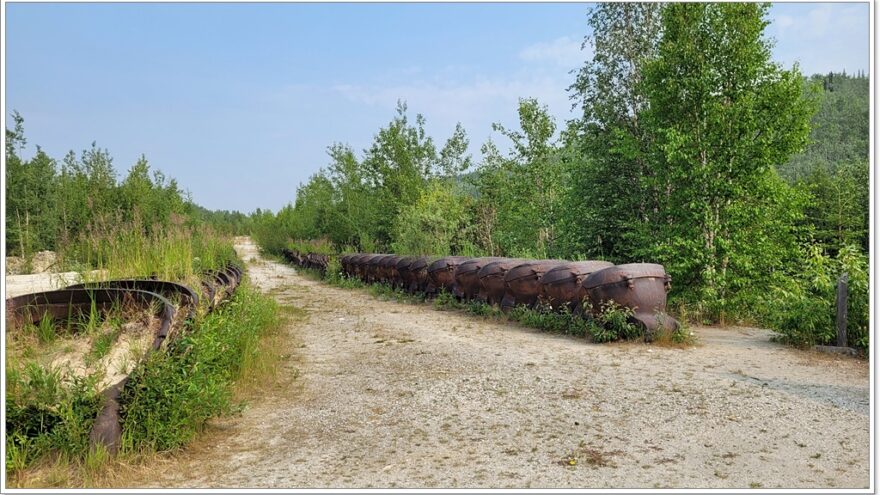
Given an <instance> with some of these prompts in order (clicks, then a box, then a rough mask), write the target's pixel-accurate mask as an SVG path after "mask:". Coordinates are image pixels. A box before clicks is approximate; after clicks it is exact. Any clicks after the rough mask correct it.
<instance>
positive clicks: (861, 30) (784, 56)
mask: <svg viewBox="0 0 880 495" xmlns="http://www.w3.org/2000/svg"><path fill="white" fill-rule="evenodd" d="M869 12H870V10H869V6H868V5H867V4H833V3H824V4H773V7H771V11H770V21H771V24H770V26H769V28H768V29H767V34H768V35H769V36H770V37H772V38H775V40H776V43H775V46H774V48H773V55H774V58H775V59H776V60H777V61H779V62H781V63H782V64H783V65H784V66H791V65H793V64H794V63H798V64H799V65H800V68H801V72H803V73H804V74H807V75H810V74H822V73H826V72H829V71H841V70H846V71H847V72H855V71H857V70H868V68H869V55H868V53H869V36H870V35H869V29H870V28H869V26H870V23H869Z"/></svg>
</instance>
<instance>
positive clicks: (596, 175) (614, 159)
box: [560, 2, 665, 261]
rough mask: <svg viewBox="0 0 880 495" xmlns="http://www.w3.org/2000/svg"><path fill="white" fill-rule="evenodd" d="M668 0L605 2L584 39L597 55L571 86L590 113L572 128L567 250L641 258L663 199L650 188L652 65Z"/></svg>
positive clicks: (564, 230)
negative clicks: (648, 81)
mask: <svg viewBox="0 0 880 495" xmlns="http://www.w3.org/2000/svg"><path fill="white" fill-rule="evenodd" d="M664 8H665V7H664V4H661V3H639V2H634V3H602V4H599V5H598V6H597V7H595V8H594V9H592V10H591V11H590V13H589V16H588V19H587V24H588V25H589V26H590V28H591V31H592V33H591V34H590V35H588V37H587V39H585V40H584V43H589V44H591V45H592V46H593V57H592V59H590V60H588V61H587V62H586V63H585V65H584V66H583V67H582V68H581V69H580V70H579V71H578V73H577V77H576V79H575V82H574V84H572V85H571V87H570V88H569V91H570V93H571V97H572V99H573V100H575V102H576V104H577V105H578V106H579V107H580V110H581V112H582V116H581V117H580V118H579V119H578V120H576V121H574V122H572V123H571V125H570V126H569V129H568V130H567V132H566V134H565V151H564V153H565V161H566V163H567V166H566V168H567V175H568V177H569V179H568V180H567V182H566V184H567V185H568V187H566V188H565V190H564V196H565V199H564V205H565V206H564V207H563V208H562V209H561V212H560V213H561V216H560V224H561V234H560V244H561V250H562V252H563V255H565V256H583V257H588V258H600V259H610V260H615V261H629V260H631V259H633V258H638V257H639V256H640V255H639V251H640V248H641V247H642V246H643V245H644V244H645V242H646V239H645V238H644V236H643V234H644V231H645V230H647V229H646V226H648V225H649V224H650V222H651V219H650V218H649V214H650V212H651V211H653V208H654V207H655V206H656V202H657V198H656V197H655V195H653V194H652V191H651V190H650V189H649V188H648V187H647V184H646V182H647V181H648V180H649V179H650V177H651V175H652V169H653V163H652V160H651V157H650V156H648V152H647V150H648V147H649V146H650V144H651V141H652V138H651V135H650V129H649V128H647V126H646V125H645V123H644V122H643V120H644V116H643V114H644V112H645V110H646V109H647V107H648V95H647V92H646V88H645V85H644V84H643V83H642V81H643V79H644V71H645V67H646V65H648V64H649V63H650V62H651V61H653V60H654V59H655V58H656V56H657V45H658V44H659V42H660V35H661V28H662V17H661V16H662V15H663V12H664Z"/></svg>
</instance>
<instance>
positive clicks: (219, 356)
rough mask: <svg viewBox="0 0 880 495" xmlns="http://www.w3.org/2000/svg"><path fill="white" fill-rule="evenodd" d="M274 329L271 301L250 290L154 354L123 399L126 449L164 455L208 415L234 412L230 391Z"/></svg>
mask: <svg viewBox="0 0 880 495" xmlns="http://www.w3.org/2000/svg"><path fill="white" fill-rule="evenodd" d="M278 323H279V316H278V308H277V306H276V303H275V302H274V300H272V299H271V298H267V297H265V296H262V295H260V294H259V293H258V292H257V291H256V290H255V289H253V288H252V287H250V286H248V285H244V286H240V287H239V288H238V289H237V290H236V292H235V295H234V296H233V298H232V300H230V301H229V302H228V303H226V304H224V305H223V306H222V307H221V308H219V309H218V310H216V311H214V312H212V313H210V314H209V315H207V316H206V317H205V318H203V319H202V320H200V321H199V322H198V324H197V325H196V326H195V328H193V329H192V331H190V332H188V333H186V334H185V335H182V336H180V337H179V338H178V339H176V340H174V341H172V342H171V344H170V345H169V346H168V349H167V351H166V352H164V353H154V354H152V355H151V356H150V357H149V358H148V360H147V361H146V362H145V363H144V364H143V365H142V366H139V367H137V368H136V369H135V370H134V372H133V373H132V374H131V380H130V382H129V384H128V385H127V386H126V387H125V390H124V392H123V394H122V404H123V407H122V409H121V411H120V412H121V416H122V428H123V450H124V451H127V452H140V451H143V450H147V451H166V450H171V449H174V448H177V447H180V446H182V445H185V444H186V443H187V442H189V441H190V440H191V439H192V438H193V437H194V436H195V435H196V434H197V433H198V432H200V431H201V430H202V429H203V428H204V426H205V422H206V421H207V420H208V419H210V418H211V417H213V416H217V415H220V414H228V413H231V412H234V411H235V408H236V404H235V403H234V402H233V401H232V385H233V383H234V382H235V381H236V380H237V379H238V378H239V377H240V376H241V374H242V372H243V370H246V369H247V368H248V367H249V366H251V365H252V364H253V363H255V362H256V361H259V359H260V353H261V352H262V351H263V349H261V348H260V346H259V343H260V338H261V337H263V336H265V335H266V333H267V332H271V331H274V330H275V329H276V328H277V326H278Z"/></svg>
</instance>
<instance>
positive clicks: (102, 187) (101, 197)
mask: <svg viewBox="0 0 880 495" xmlns="http://www.w3.org/2000/svg"><path fill="white" fill-rule="evenodd" d="M13 121H14V122H15V126H14V129H13V130H9V129H7V130H6V137H7V145H6V160H7V168H6V190H7V192H8V194H7V204H6V223H7V227H8V228H7V230H6V241H5V242H6V249H7V252H8V253H10V254H15V255H19V256H24V257H25V258H28V257H30V256H31V255H32V254H33V253H34V252H36V251H39V250H45V249H51V250H60V249H63V248H65V247H66V246H67V244H68V243H69V242H71V241H75V240H76V239H78V238H80V237H81V236H82V235H83V233H84V232H86V231H88V230H89V229H91V228H93V227H94V224H95V223H99V222H101V221H102V220H104V219H106V218H107V217H108V216H109V217H112V218H114V219H121V220H122V221H125V222H137V223H138V224H139V226H140V228H141V229H142V230H143V231H144V232H146V233H152V232H153V231H154V230H155V229H161V228H164V227H168V226H169V225H171V224H173V223H177V224H179V223H181V222H183V219H184V216H185V215H187V214H189V213H190V212H192V211H194V209H195V208H196V207H195V206H194V205H192V204H191V202H190V201H189V198H188V195H187V194H186V193H185V192H184V191H182V190H181V189H180V188H179V187H178V185H177V182H176V181H175V180H174V179H167V178H166V177H165V175H163V174H162V173H161V172H159V171H152V173H151V170H150V166H149V164H148V162H147V160H146V158H145V157H143V156H142V157H141V158H140V159H139V160H138V161H137V163H135V165H134V166H132V168H131V170H129V172H128V175H127V176H126V177H125V178H124V179H123V180H122V182H119V183H117V177H116V170H115V168H114V166H113V158H112V157H111V156H110V153H109V152H108V151H107V150H105V149H101V148H99V147H98V146H97V145H96V144H95V143H92V146H91V147H90V148H89V149H87V150H84V151H82V153H81V154H80V156H79V157H77V155H76V154H75V153H74V152H73V151H71V152H69V153H68V154H67V155H66V156H65V157H64V158H63V160H61V164H60V167H59V166H58V164H57V162H56V160H55V159H53V158H51V157H49V156H48V155H47V154H46V153H45V152H44V151H43V150H42V149H40V148H39V147H37V150H36V154H35V155H34V156H33V157H32V158H30V159H25V158H24V157H22V156H21V153H22V152H23V150H24V146H25V144H26V142H27V141H26V139H25V137H24V119H23V118H22V117H21V116H20V115H19V114H18V113H14V114H13Z"/></svg>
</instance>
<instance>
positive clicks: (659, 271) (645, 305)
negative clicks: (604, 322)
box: [582, 263, 678, 333]
mask: <svg viewBox="0 0 880 495" xmlns="http://www.w3.org/2000/svg"><path fill="white" fill-rule="evenodd" d="M582 285H583V287H584V289H585V290H586V292H587V298H588V299H589V301H590V303H591V306H592V311H593V313H594V314H598V312H599V311H601V309H602V306H603V305H605V304H607V303H609V302H612V301H613V302H614V303H615V304H617V305H619V306H622V307H624V308H629V309H631V310H633V312H634V316H633V318H632V321H631V322H632V323H635V324H637V325H641V326H642V327H643V328H644V329H645V330H646V331H647V332H648V333H652V332H655V331H656V330H659V329H661V328H662V329H666V330H674V329H675V328H677V327H678V322H676V321H675V320H674V319H672V318H671V317H669V316H668V315H667V314H666V293H667V292H668V291H669V289H670V288H671V287H672V277H670V276H669V274H667V273H666V269H664V268H663V265H657V264H654V263H631V264H626V265H616V266H612V267H609V268H605V269H603V270H599V271H597V272H594V273H592V274H591V275H589V276H588V277H586V278H585V279H584V281H583V282H582Z"/></svg>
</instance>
